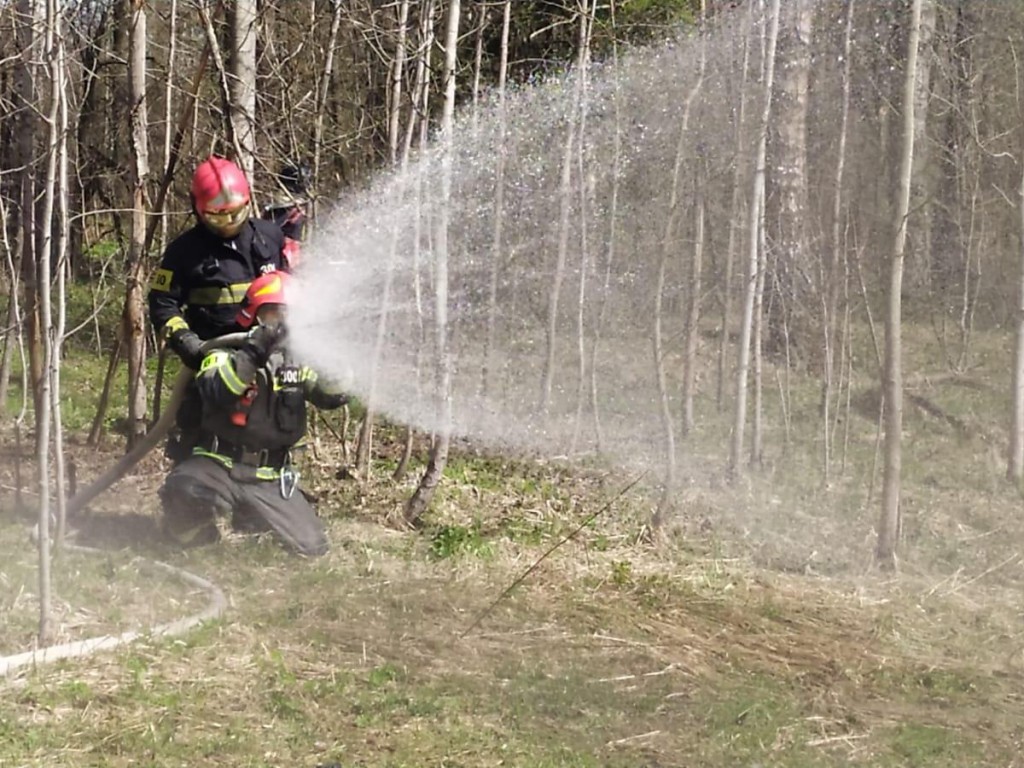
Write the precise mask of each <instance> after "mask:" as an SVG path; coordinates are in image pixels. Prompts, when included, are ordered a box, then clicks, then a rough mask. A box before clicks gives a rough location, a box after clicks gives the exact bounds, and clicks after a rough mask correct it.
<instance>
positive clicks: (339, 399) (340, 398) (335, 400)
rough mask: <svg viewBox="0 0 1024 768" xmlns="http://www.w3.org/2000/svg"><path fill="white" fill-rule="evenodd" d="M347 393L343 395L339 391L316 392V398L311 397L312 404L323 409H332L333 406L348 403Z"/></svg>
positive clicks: (339, 406)
mask: <svg viewBox="0 0 1024 768" xmlns="http://www.w3.org/2000/svg"><path fill="white" fill-rule="evenodd" d="M348 400H349V397H348V395H343V394H341V393H340V392H322V391H320V392H318V393H317V396H316V398H313V405H315V406H316V407H317V408H322V409H324V410H325V411H333V410H334V409H335V408H341V406H343V405H347V404H348Z"/></svg>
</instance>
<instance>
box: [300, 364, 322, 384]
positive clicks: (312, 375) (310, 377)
mask: <svg viewBox="0 0 1024 768" xmlns="http://www.w3.org/2000/svg"><path fill="white" fill-rule="evenodd" d="M318 378H320V377H319V376H318V375H317V372H316V371H314V370H313V369H312V368H310V367H309V366H308V365H304V366H302V368H301V370H300V373H299V380H300V381H302V382H307V381H308V382H309V383H310V384H316V381H317V379H318Z"/></svg>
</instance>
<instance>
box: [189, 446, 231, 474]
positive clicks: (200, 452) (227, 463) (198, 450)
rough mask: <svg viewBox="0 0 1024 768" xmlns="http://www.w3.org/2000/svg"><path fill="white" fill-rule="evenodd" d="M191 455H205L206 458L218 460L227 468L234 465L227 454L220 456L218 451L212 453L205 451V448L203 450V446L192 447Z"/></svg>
mask: <svg viewBox="0 0 1024 768" xmlns="http://www.w3.org/2000/svg"><path fill="white" fill-rule="evenodd" d="M192 455H193V456H205V457H206V458H208V459H213V460H214V461H216V462H218V463H220V464H223V465H224V466H225V467H226V468H227V469H231V468H232V467H233V466H235V462H233V461H232V460H231V459H229V458H228V457H227V456H221V455H220V454H219V453H213V452H212V451H207V450H205V449H203V448H199V447H196V448H193V449H192Z"/></svg>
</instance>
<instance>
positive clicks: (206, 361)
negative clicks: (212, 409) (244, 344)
mask: <svg viewBox="0 0 1024 768" xmlns="http://www.w3.org/2000/svg"><path fill="white" fill-rule="evenodd" d="M214 369H216V371H217V373H218V375H219V376H220V380H221V381H223V382H224V386H226V387H227V388H228V390H229V391H230V392H231V394H233V395H238V396H241V395H242V393H244V392H245V389H246V387H247V386H248V384H246V383H245V382H244V381H242V379H241V378H239V376H238V372H237V371H236V370H235V366H233V365H232V364H231V354H230V353H229V352H225V351H224V350H223V349H217V350H214V351H213V352H211V353H210V354H208V355H207V356H206V357H204V358H203V362H202V363H200V365H199V370H198V371H197V372H196V378H199V377H200V376H205V375H206V374H207V373H209V372H210V371H212V370H214Z"/></svg>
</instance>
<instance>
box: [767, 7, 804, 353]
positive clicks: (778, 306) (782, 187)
mask: <svg viewBox="0 0 1024 768" xmlns="http://www.w3.org/2000/svg"><path fill="white" fill-rule="evenodd" d="M813 12H814V7H813V6H812V4H811V3H810V0H789V2H787V3H786V11H785V13H784V14H783V15H782V21H784V23H783V24H782V27H781V28H780V30H779V38H780V43H781V44H780V48H779V54H780V58H781V59H782V67H781V70H780V73H779V87H778V91H777V103H776V106H775V108H776V119H775V121H774V125H775V127H776V131H777V137H778V139H777V142H776V146H775V148H774V150H773V160H772V166H771V167H772V169H773V173H772V174H771V177H770V179H771V181H772V182H773V187H774V193H773V194H771V195H770V196H769V198H770V199H776V200H778V210H776V211H773V212H772V213H773V215H771V216H769V217H768V220H769V222H772V223H776V224H777V227H778V231H777V233H776V235H775V244H776V247H775V248H774V249H773V254H774V256H773V257H772V258H770V259H769V265H768V266H769V269H771V270H772V274H771V275H769V276H768V277H767V278H766V286H767V289H768V290H769V291H770V292H771V295H770V298H769V301H768V307H767V312H768V317H767V321H766V327H765V331H766V333H765V339H764V341H765V345H766V349H767V351H768V352H769V353H770V354H772V355H781V354H782V353H783V352H786V353H788V351H789V349H790V348H791V347H792V346H794V345H795V344H797V343H799V342H798V340H797V339H798V338H799V337H800V336H801V335H803V334H800V333H798V332H797V328H798V327H803V326H804V325H805V324H806V320H803V321H802V322H801V321H800V319H798V318H797V317H795V316H794V314H793V313H794V312H795V310H796V309H797V308H798V307H800V306H803V305H804V304H805V303H806V300H805V296H803V295H801V294H802V293H803V291H802V289H801V288H800V287H799V286H800V284H801V283H800V281H799V275H800V274H801V273H806V271H808V269H809V267H810V263H809V262H810V260H809V258H808V255H807V250H808V248H807V233H806V231H805V229H804V228H805V222H806V219H807V213H808V211H807V108H808V93H809V89H808V82H809V79H810V71H811V30H812V19H813ZM793 334H795V336H793ZM791 336H792V337H791ZM806 343H807V342H806V339H803V344H804V345H806Z"/></svg>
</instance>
